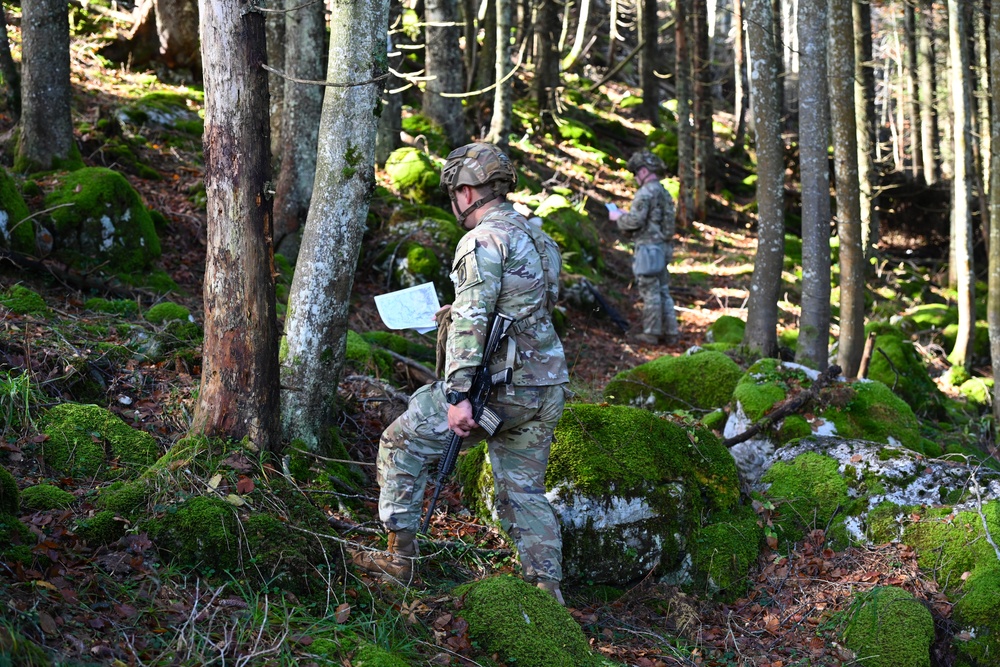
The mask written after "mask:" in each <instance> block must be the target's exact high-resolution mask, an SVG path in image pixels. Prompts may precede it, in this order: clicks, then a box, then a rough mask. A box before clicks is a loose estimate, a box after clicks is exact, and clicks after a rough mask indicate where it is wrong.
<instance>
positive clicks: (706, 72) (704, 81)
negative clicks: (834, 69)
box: [692, 0, 780, 222]
mask: <svg viewBox="0 0 1000 667" xmlns="http://www.w3.org/2000/svg"><path fill="white" fill-rule="evenodd" d="M694 11H695V13H694V16H693V17H692V18H693V19H694V21H693V25H694V58H692V62H693V63H694V77H693V78H694V122H695V125H696V128H697V129H696V130H695V144H694V153H695V155H694V217H695V218H696V219H697V220H698V221H699V222H705V220H706V218H707V217H708V209H707V208H706V205H707V202H708V183H709V180H710V178H709V177H710V175H711V173H712V162H713V155H714V153H715V134H714V132H713V130H712V61H711V60H710V59H709V57H708V51H709V49H708V6H707V4H706V2H705V0H695V2H694ZM779 118H780V116H779Z"/></svg>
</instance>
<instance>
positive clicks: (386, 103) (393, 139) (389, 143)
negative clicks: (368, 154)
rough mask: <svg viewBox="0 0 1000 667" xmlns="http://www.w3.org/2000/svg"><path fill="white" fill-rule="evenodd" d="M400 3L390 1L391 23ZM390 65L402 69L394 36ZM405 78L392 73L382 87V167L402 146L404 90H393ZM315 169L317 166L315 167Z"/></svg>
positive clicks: (378, 155)
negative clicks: (400, 135)
mask: <svg viewBox="0 0 1000 667" xmlns="http://www.w3.org/2000/svg"><path fill="white" fill-rule="evenodd" d="M402 9H403V7H402V5H401V4H400V3H390V5H389V25H393V24H394V23H395V22H396V20H397V17H398V16H399V14H400V13H401V12H402ZM386 42H387V44H386V45H387V48H388V52H389V54H390V55H389V63H390V67H392V68H393V69H395V70H396V71H397V72H398V71H399V69H400V66H399V62H400V61H401V60H402V58H401V57H400V56H399V55H398V52H397V51H396V48H395V45H394V44H393V43H392V38H391V37H389V38H388V39H387V40H386ZM402 85H403V80H402V79H400V78H399V77H397V76H396V75H395V74H390V75H389V78H388V79H386V80H385V86H384V87H383V89H382V115H381V116H379V119H378V130H377V132H376V135H375V164H377V165H378V166H380V167H382V166H385V161H386V160H388V159H389V155H391V154H392V152H393V151H394V150H396V149H397V148H399V147H400V145H401V143H402V142H401V140H400V137H399V133H400V132H402V130H403V98H402V92H393V91H394V90H396V89H397V88H400V87H402ZM314 169H315V168H314Z"/></svg>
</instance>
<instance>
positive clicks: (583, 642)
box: [457, 575, 613, 667]
mask: <svg viewBox="0 0 1000 667" xmlns="http://www.w3.org/2000/svg"><path fill="white" fill-rule="evenodd" d="M457 592H459V593H462V595H463V598H462V599H463V602H462V609H461V611H460V612H459V613H460V615H461V616H462V617H463V618H464V619H465V620H466V621H467V622H468V624H469V637H470V638H471V639H472V640H473V641H475V642H476V643H478V644H479V646H481V647H482V648H483V649H484V650H485V651H486V652H487V653H496V654H499V655H500V656H501V659H502V660H503V661H504V662H506V663H512V664H516V665H519V667H599V666H603V665H611V664H613V663H610V662H609V661H607V660H605V659H604V658H602V657H601V656H599V655H597V654H594V653H592V652H591V650H590V646H589V644H588V642H587V638H586V637H585V636H584V634H583V631H582V630H581V629H580V626H579V624H578V623H577V622H576V621H575V620H573V617H572V616H570V615H569V612H568V611H567V610H566V609H565V608H564V607H562V606H561V605H560V604H559V603H558V602H556V601H555V599H553V597H552V596H551V595H549V594H548V593H546V592H545V591H542V590H540V589H538V588H536V587H534V586H532V585H531V584H528V583H526V582H524V581H522V580H521V579H518V578H516V577H512V576H509V575H500V576H496V577H489V578H487V579H483V580H481V581H477V582H474V583H472V584H468V585H466V586H463V587H460V588H459V589H458V591H457Z"/></svg>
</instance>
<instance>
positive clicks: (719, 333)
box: [705, 315, 747, 345]
mask: <svg viewBox="0 0 1000 667" xmlns="http://www.w3.org/2000/svg"><path fill="white" fill-rule="evenodd" d="M746 328H747V323H746V322H744V321H743V320H741V319H740V318H738V317H733V316H732V315H723V316H721V317H719V318H718V319H717V320H715V321H714V322H712V325H711V326H710V327H709V328H708V333H706V334H705V339H706V340H708V342H710V343H729V344H730V345H739V344H740V343H742V342H743V332H744V331H746Z"/></svg>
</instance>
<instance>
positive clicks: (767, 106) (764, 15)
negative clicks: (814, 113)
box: [743, 0, 785, 357]
mask: <svg viewBox="0 0 1000 667" xmlns="http://www.w3.org/2000/svg"><path fill="white" fill-rule="evenodd" d="M746 11H747V38H748V39H747V43H748V47H749V48H748V54H747V55H748V60H749V62H750V112H751V113H752V114H753V121H754V128H755V131H756V142H755V144H756V147H757V255H756V257H755V258H754V267H753V277H752V279H751V281H750V298H749V300H748V301H747V326H746V331H745V332H744V334H743V344H744V345H746V346H747V347H749V348H750V349H751V350H753V351H756V352H758V353H759V354H761V355H762V356H766V357H771V356H774V355H775V354H776V353H777V351H778V332H777V326H778V293H779V290H780V288H781V268H782V265H783V262H784V255H785V217H784V216H785V161H784V155H783V152H784V151H783V142H782V139H781V108H780V107H779V106H778V100H779V99H780V94H779V92H778V89H779V87H780V86H781V81H780V80H779V79H778V51H777V49H776V48H775V46H774V35H773V34H772V33H771V26H772V25H773V22H772V20H771V18H772V17H771V0H747V9H746Z"/></svg>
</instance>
